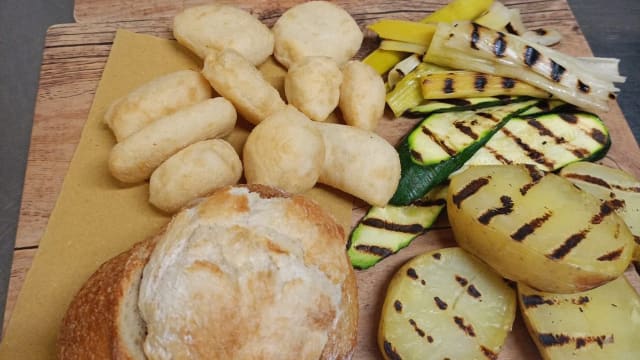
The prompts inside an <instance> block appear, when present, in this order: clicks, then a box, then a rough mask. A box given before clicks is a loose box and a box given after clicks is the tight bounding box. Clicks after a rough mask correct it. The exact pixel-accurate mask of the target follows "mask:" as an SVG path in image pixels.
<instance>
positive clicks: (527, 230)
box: [511, 211, 552, 241]
mask: <svg viewBox="0 0 640 360" xmlns="http://www.w3.org/2000/svg"><path fill="white" fill-rule="evenodd" d="M551 214H552V213H551V212H550V211H549V212H546V213H544V215H542V216H539V217H537V218H534V219H533V220H531V221H529V222H528V223H526V224H524V225H522V226H521V227H520V228H519V229H518V230H516V232H514V233H513V234H511V238H512V239H513V240H515V241H523V240H524V239H525V238H526V237H527V236H529V235H531V234H533V233H534V232H535V231H536V229H537V228H539V227H540V226H542V224H544V223H545V222H546V221H547V220H549V218H550V217H551Z"/></svg>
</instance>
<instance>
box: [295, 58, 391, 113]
mask: <svg viewBox="0 0 640 360" xmlns="http://www.w3.org/2000/svg"><path fill="white" fill-rule="evenodd" d="M378 77H380V76H378ZM341 83H342V72H341V71H340V69H339V68H338V65H337V64H336V62H335V61H334V60H333V59H331V58H329V57H326V56H310V57H306V58H304V59H302V60H301V61H299V62H296V63H295V64H293V66H291V67H290V68H289V72H288V73H287V76H286V77H285V80H284V91H285V94H286V95H287V100H288V101H289V103H290V104H292V105H293V106H295V107H297V108H298V109H299V110H300V111H302V112H303V113H304V114H305V115H307V116H308V117H309V118H310V119H311V120H315V121H324V120H325V119H326V118H327V117H328V116H329V114H331V112H332V111H333V110H334V109H335V108H336V106H338V101H339V100H340V84H341Z"/></svg>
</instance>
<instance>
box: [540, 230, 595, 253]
mask: <svg viewBox="0 0 640 360" xmlns="http://www.w3.org/2000/svg"><path fill="white" fill-rule="evenodd" d="M588 232H589V230H588V229H585V230H582V231H580V232H579V233H575V234H573V235H571V236H569V238H567V240H565V241H564V243H563V244H562V245H560V246H559V247H558V248H557V249H555V250H553V252H552V253H551V254H549V255H547V257H548V258H550V259H554V260H560V259H562V258H563V257H565V256H566V255H567V254H568V253H569V252H570V251H571V250H573V248H575V247H576V246H578V244H580V242H581V241H582V240H584V238H585V237H587V233H588Z"/></svg>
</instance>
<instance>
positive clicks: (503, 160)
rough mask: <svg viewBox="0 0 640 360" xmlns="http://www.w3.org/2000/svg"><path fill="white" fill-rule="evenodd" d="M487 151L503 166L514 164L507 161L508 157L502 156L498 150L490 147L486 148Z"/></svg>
mask: <svg viewBox="0 0 640 360" xmlns="http://www.w3.org/2000/svg"><path fill="white" fill-rule="evenodd" d="M484 148H485V150H487V151H488V152H489V153H490V154H491V155H493V157H494V158H496V160H498V161H500V162H501V163H503V164H507V165H509V164H513V161H511V160H509V159H507V158H506V157H504V155H502V154H501V153H500V152H499V151H498V150H496V149H494V148H492V147H489V146H486V145H485V146H484Z"/></svg>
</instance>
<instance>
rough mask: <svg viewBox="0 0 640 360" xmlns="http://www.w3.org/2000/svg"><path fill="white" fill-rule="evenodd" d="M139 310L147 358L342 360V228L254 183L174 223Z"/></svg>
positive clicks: (150, 267) (155, 257) (346, 280)
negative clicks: (144, 333)
mask: <svg viewBox="0 0 640 360" xmlns="http://www.w3.org/2000/svg"><path fill="white" fill-rule="evenodd" d="M138 304H139V308H140V311H141V314H142V317H143V318H144V320H145V321H146V323H147V329H148V335H147V338H146V341H145V344H144V350H145V353H146V355H147V357H148V358H149V359H168V358H190V359H319V358H322V359H345V358H349V357H350V355H351V353H352V350H353V346H354V345H355V334H356V323H357V301H356V290H355V278H354V274H353V271H352V269H351V266H350V264H349V261H348V259H347V257H346V253H345V244H344V233H343V230H342V228H341V227H340V226H339V225H337V224H336V223H335V221H334V220H333V218H332V217H331V216H330V215H329V214H327V213H326V212H324V211H323V210H322V209H321V208H320V207H319V206H318V205H317V204H316V203H315V202H313V201H311V200H308V199H307V198H305V197H302V196H289V195H286V194H284V193H282V192H279V191H277V190H275V189H272V188H268V187H264V186H259V185H258V186H247V187H239V186H235V187H228V188H225V189H223V190H221V191H218V192H216V193H214V194H213V195H211V196H210V197H208V198H206V199H203V200H202V201H201V202H200V203H198V204H197V205H195V206H194V207H191V208H188V209H185V210H183V211H182V212H180V213H179V214H178V215H176V217H175V218H174V219H173V220H172V222H171V223H170V224H169V225H168V227H167V229H166V231H165V232H164V234H162V235H161V236H160V237H159V239H158V244H157V246H156V248H155V250H154V252H153V254H152V255H151V258H150V259H149V262H148V264H147V266H146V267H145V270H144V275H143V279H142V283H141V287H140V295H139V302H138ZM325 348H326V349H325Z"/></svg>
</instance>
